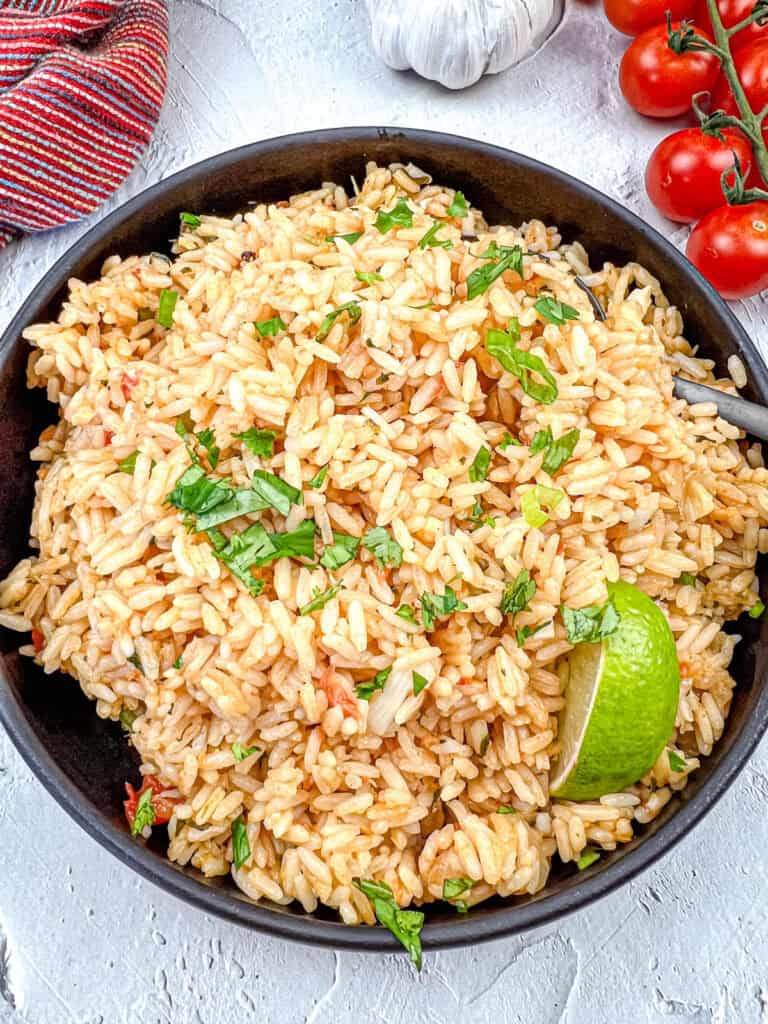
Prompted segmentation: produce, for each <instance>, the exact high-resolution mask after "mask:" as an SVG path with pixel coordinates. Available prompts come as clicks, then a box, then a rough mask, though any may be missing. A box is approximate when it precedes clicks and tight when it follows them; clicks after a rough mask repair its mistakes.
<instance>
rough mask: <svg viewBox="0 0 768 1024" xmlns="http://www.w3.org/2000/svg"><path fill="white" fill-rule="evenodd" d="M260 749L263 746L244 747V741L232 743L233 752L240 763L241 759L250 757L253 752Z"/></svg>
mask: <svg viewBox="0 0 768 1024" xmlns="http://www.w3.org/2000/svg"><path fill="white" fill-rule="evenodd" d="M259 750H261V747H244V746H243V744H242V743H233V744H232V754H233V756H234V758H235V761H237V763H238V764H239V763H240V762H241V761H244V760H245V759H246V757H250V756H251V754H255V753H256V752H257V751H259Z"/></svg>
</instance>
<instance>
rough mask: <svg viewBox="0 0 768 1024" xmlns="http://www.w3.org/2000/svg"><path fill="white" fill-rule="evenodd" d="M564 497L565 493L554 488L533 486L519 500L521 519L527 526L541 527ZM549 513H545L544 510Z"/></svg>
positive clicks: (542, 485) (539, 485) (540, 485)
mask: <svg viewBox="0 0 768 1024" xmlns="http://www.w3.org/2000/svg"><path fill="white" fill-rule="evenodd" d="M564 497H565V492H564V491H561V490H559V489H558V488H556V487H545V485H544V484H534V486H533V487H531V489H530V490H528V491H526V492H525V494H524V495H523V496H522V498H521V499H520V507H521V509H522V512H523V518H524V519H525V521H526V523H528V525H529V526H533V527H536V526H543V525H544V524H545V523H546V522H548V521H549V518H550V515H551V513H552V512H554V511H555V509H556V508H557V506H558V505H559V504H560V502H561V501H562V500H563V498H564ZM545 508H546V509H548V510H549V512H545V511H544V509H545Z"/></svg>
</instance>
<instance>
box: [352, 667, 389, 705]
mask: <svg viewBox="0 0 768 1024" xmlns="http://www.w3.org/2000/svg"><path fill="white" fill-rule="evenodd" d="M391 673H392V666H391V665H390V666H389V667H388V668H383V669H382V670H381V671H380V672H377V673H376V675H375V676H374V677H373V679H369V680H368V682H366V683H358V684H357V686H356V687H355V693H356V694H357V696H358V697H359V698H360V700H370V699H371V697H372V696H373V695H374V693H376V691H377V690H383V689H384V684H385V683H386V681H387V680H388V679H389V677H390V675H391Z"/></svg>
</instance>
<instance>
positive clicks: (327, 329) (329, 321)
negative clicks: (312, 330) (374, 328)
mask: <svg viewBox="0 0 768 1024" xmlns="http://www.w3.org/2000/svg"><path fill="white" fill-rule="evenodd" d="M345 313H346V314H347V318H348V320H349V326H350V327H354V325H355V324H356V323H357V321H358V320H359V319H360V317H361V316H362V315H363V310H362V308H361V306H360V303H359V302H345V303H344V305H343V306H338V307H337V308H336V309H332V310H331V312H330V313H329V314H328V315H327V316H326V317H325V319H324V320H323V322H322V323H321V324H320V330H319V331H318V332H317V334H316V335H315V341H325V339H326V338H327V337H328V335H329V334H330V333H331V328H332V327H333V325H334V324H335V323H336V321H337V320H338V319H339V317H340V316H343V315H344V314H345Z"/></svg>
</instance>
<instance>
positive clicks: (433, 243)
mask: <svg viewBox="0 0 768 1024" xmlns="http://www.w3.org/2000/svg"><path fill="white" fill-rule="evenodd" d="M442 227H443V222H442V221H441V220H436V221H435V222H434V223H433V225H432V227H431V228H430V229H429V231H427V233H426V234H425V235H423V236H422V237H421V238H420V239H419V248H420V249H452V248H453V242H452V241H451V240H450V238H443V239H438V237H437V232H438V231H439V230H440V229H441V228H442Z"/></svg>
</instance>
